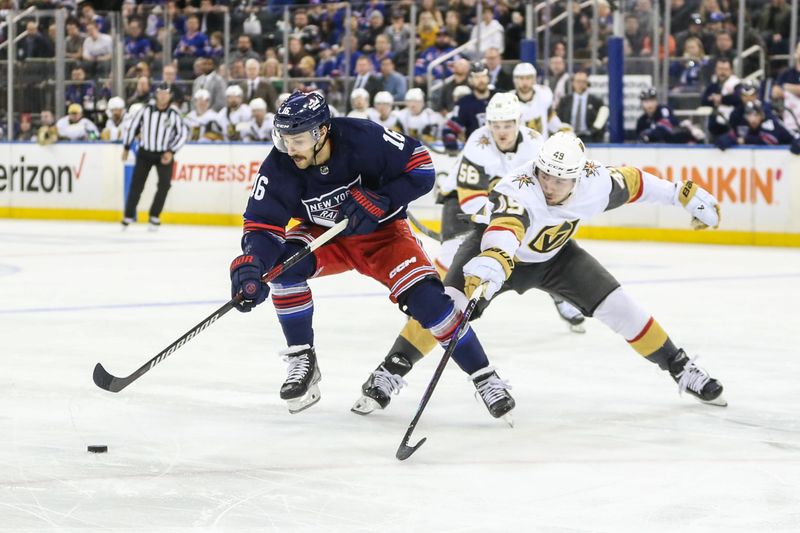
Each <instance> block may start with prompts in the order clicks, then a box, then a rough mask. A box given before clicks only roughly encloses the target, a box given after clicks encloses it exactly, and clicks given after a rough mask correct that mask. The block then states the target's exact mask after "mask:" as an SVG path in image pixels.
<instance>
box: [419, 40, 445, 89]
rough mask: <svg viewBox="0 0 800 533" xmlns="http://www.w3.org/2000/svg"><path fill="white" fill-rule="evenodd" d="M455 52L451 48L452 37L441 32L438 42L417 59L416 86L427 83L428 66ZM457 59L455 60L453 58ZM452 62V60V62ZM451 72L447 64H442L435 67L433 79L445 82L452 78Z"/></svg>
mask: <svg viewBox="0 0 800 533" xmlns="http://www.w3.org/2000/svg"><path fill="white" fill-rule="evenodd" d="M452 51H453V47H452V46H450V36H449V35H447V32H445V31H440V32H439V33H438V35H437V36H436V42H435V44H434V45H433V46H431V47H430V48H427V49H425V50H424V51H423V52H422V54H420V55H419V56H418V57H417V62H416V65H415V66H414V84H415V85H424V84H426V83H427V73H428V64H429V63H431V62H432V61H434V60H435V59H437V58H439V57H440V56H443V55H445V54H448V53H450V52H452ZM453 59H455V58H453ZM451 61H452V60H451ZM450 74H451V72H450V69H449V67H448V66H447V62H445V63H441V64H439V65H437V66H436V67H434V69H433V71H432V75H433V79H435V80H443V79H445V78H447V77H448V76H450Z"/></svg>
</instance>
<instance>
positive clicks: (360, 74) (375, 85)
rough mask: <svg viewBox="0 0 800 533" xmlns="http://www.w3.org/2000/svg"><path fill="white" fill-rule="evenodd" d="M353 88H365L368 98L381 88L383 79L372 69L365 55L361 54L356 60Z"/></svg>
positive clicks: (370, 62)
mask: <svg viewBox="0 0 800 533" xmlns="http://www.w3.org/2000/svg"><path fill="white" fill-rule="evenodd" d="M353 89H366V90H367V92H368V93H369V97H370V99H372V98H373V97H374V96H375V94H377V93H378V91H382V90H383V80H381V78H380V76H378V75H377V74H375V73H374V72H373V71H372V61H370V59H369V57H367V56H361V57H359V58H358V61H356V79H355V81H354V82H353ZM367 105H369V104H367Z"/></svg>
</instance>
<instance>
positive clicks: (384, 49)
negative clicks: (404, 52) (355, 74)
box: [369, 33, 405, 93]
mask: <svg viewBox="0 0 800 533" xmlns="http://www.w3.org/2000/svg"><path fill="white" fill-rule="evenodd" d="M387 58H388V59H393V58H394V54H392V43H391V41H390V40H389V36H388V35H386V34H385V33H381V34H379V35H377V36H376V37H375V51H374V52H372V53H371V54H370V55H369V59H370V61H372V68H373V69H374V70H375V72H379V71H380V70H381V61H383V60H384V59H387ZM403 92H404V93H405V91H403Z"/></svg>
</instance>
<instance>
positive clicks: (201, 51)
mask: <svg viewBox="0 0 800 533" xmlns="http://www.w3.org/2000/svg"><path fill="white" fill-rule="evenodd" d="M210 53H211V46H210V45H209V42H208V37H207V36H206V34H205V33H202V32H201V31H200V18H199V17H198V16H197V15H190V16H189V17H187V18H186V33H184V34H183V35H182V36H181V39H180V41H178V46H177V47H175V51H174V52H173V54H172V55H174V56H175V57H178V58H181V57H189V58H194V57H206V56H208V55H209V54H210Z"/></svg>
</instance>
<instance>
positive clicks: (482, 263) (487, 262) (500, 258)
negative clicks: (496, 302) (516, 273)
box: [464, 248, 514, 300]
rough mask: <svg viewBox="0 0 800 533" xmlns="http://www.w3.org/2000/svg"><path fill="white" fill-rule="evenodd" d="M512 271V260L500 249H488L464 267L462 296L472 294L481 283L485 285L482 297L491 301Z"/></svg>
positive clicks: (469, 296)
mask: <svg viewBox="0 0 800 533" xmlns="http://www.w3.org/2000/svg"><path fill="white" fill-rule="evenodd" d="M513 270H514V260H513V259H512V258H511V257H509V255H508V254H507V253H506V252H504V251H503V250H501V249H500V248H489V249H488V250H485V251H483V252H481V254H480V255H479V256H477V257H473V258H472V259H470V261H469V262H468V263H467V264H466V265H464V294H466V295H467V298H472V293H473V292H475V289H477V288H478V285H480V284H481V283H483V282H486V283H487V286H486V290H485V291H484V293H483V297H484V298H486V299H487V300H491V299H492V297H493V296H494V295H495V294H497V291H499V290H500V288H501V287H502V286H503V283H505V282H506V280H507V279H508V277H509V276H510V275H511V272H512V271H513Z"/></svg>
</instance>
